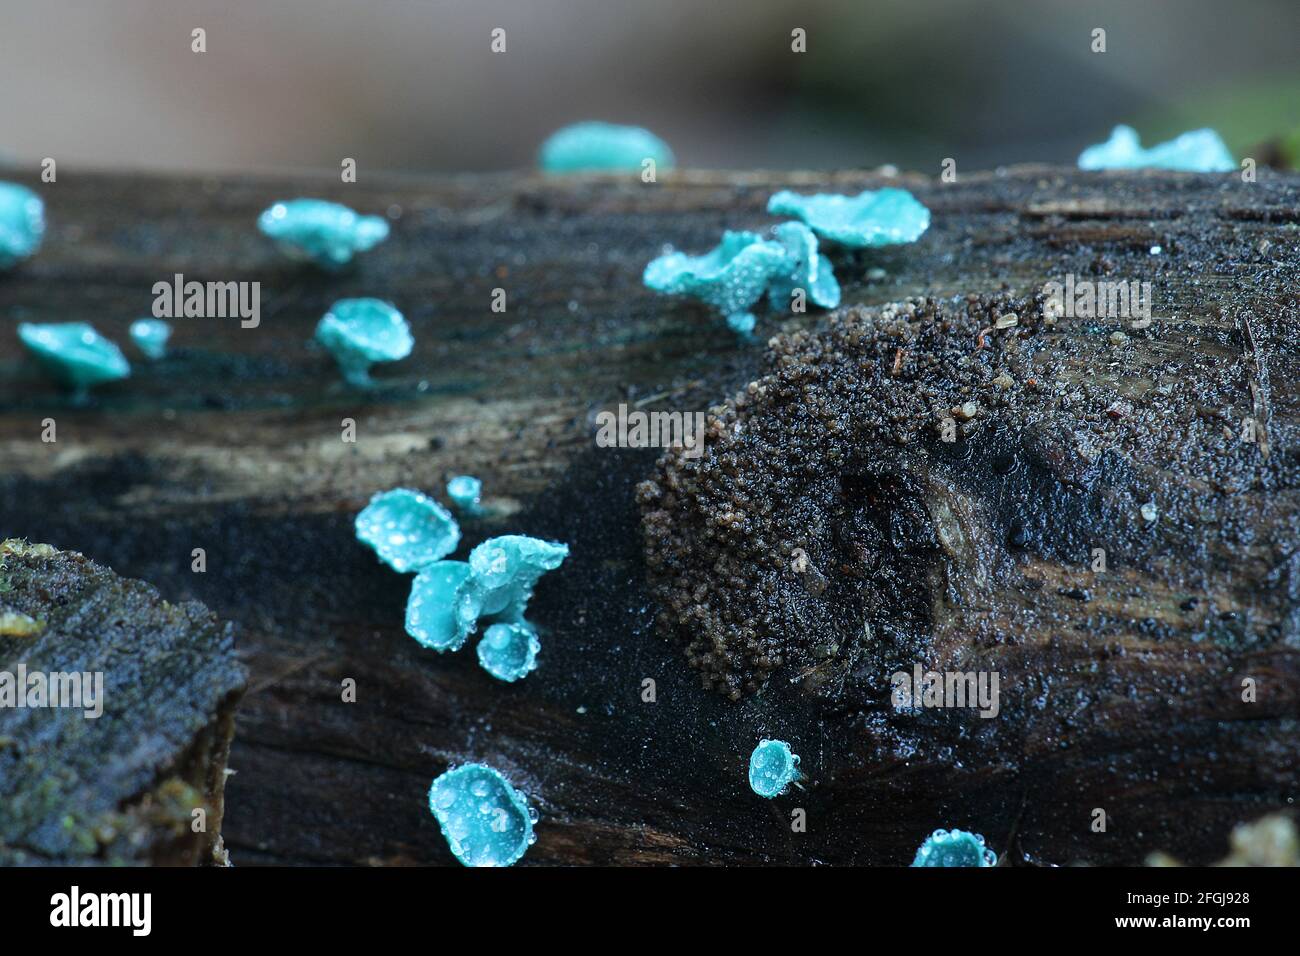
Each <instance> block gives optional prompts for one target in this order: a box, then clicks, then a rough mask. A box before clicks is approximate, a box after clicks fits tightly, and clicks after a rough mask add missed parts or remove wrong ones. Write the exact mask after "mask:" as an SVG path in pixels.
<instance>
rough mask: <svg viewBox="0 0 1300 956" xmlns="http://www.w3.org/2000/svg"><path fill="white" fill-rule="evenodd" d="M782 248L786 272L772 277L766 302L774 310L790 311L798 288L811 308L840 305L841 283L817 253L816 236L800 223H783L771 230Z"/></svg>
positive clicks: (829, 265)
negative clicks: (805, 295)
mask: <svg viewBox="0 0 1300 956" xmlns="http://www.w3.org/2000/svg"><path fill="white" fill-rule="evenodd" d="M772 233H773V234H774V235H775V236H776V239H777V241H778V242H779V243H781V245H782V246H784V247H785V266H786V267H785V269H784V270H783V271H781V272H779V273H778V274H777V275H776V276H774V277H773V278H772V282H771V284H770V285H769V286H768V290H767V293H768V299H769V301H770V302H771V304H772V308H774V309H789V308H790V304H791V300H792V298H793V296H794V295H795V291H796V290H797V289H802V290H804V292H805V293H806V294H807V296H808V298H809V299H811V300H812V303H813V305H815V306H818V307H819V308H823V309H834V308H837V307H838V306H839V304H840V284H839V282H838V281H837V280H836V278H835V273H834V272H832V271H831V261H830V260H829V259H827V258H826V257H825V256H824V255H822V254H821V253H820V252H818V251H817V236H816V234H815V233H814V232H813V231H812V230H811V229H809V228H808V227H807V226H805V225H804V224H803V223H801V222H783V223H781V224H780V225H779V226H777V227H776V228H774V229H773V230H772Z"/></svg>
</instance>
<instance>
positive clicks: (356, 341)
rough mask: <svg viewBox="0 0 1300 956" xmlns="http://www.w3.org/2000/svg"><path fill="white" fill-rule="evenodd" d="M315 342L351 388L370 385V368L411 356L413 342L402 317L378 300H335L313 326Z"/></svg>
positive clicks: (395, 310)
mask: <svg viewBox="0 0 1300 956" xmlns="http://www.w3.org/2000/svg"><path fill="white" fill-rule="evenodd" d="M316 341H317V342H319V343H320V344H321V345H323V346H324V347H325V348H326V349H328V350H329V353H330V354H331V355H333V356H334V360H335V361H336V362H338V364H339V369H340V370H341V371H342V372H343V377H344V378H345V379H346V380H347V381H348V383H349V384H351V385H356V386H360V387H365V386H367V385H369V384H370V366H371V365H373V364H375V363H376V362H396V361H398V360H399V359H404V358H406V357H407V356H408V355H410V354H411V348H412V347H413V346H414V345H415V339H414V338H413V337H412V336H411V330H410V328H409V327H408V326H407V324H406V319H405V317H403V315H402V313H401V312H399V311H397V309H395V308H393V306H391V305H390V304H388V303H387V302H384V301H382V300H380V299H339V300H338V301H337V302H335V303H334V304H333V305H332V306H330V310H329V311H328V312H326V313H325V315H324V316H322V317H321V320H320V322H319V323H318V324H317V325H316Z"/></svg>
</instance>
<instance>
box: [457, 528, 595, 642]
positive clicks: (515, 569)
mask: <svg viewBox="0 0 1300 956" xmlns="http://www.w3.org/2000/svg"><path fill="white" fill-rule="evenodd" d="M568 556H569V546H568V545H567V544H561V543H560V542H558V541H543V540H541V539H540V538H530V537H529V536H528V535H526V534H504V535H501V536H499V537H496V538H488V539H487V540H486V541H484V542H483V543H482V544H480V545H479V546H478V547H476V548H475V549H474V550H473V551H471V552H470V553H469V566H470V572H471V574H470V578H469V581H468V582H466V587H465V595H464V596H462V600H461V610H462V613H463V612H464V610H465V609H466V608H469V607H472V608H473V609H474V611H475V617H486V618H490V619H491V620H493V621H508V622H515V623H517V622H520V621H523V619H524V611H525V610H526V609H527V607H528V601H529V599H530V598H532V596H533V588H534V587H536V586H537V582H538V580H539V579H540V578H541V576H542V575H543V574H545V573H546V572H547V571H553V570H555V569H556V568H558V567H559V566H560V565H561V564H562V563H563V562H564V559H565V558H567V557H568ZM467 599H468V600H467Z"/></svg>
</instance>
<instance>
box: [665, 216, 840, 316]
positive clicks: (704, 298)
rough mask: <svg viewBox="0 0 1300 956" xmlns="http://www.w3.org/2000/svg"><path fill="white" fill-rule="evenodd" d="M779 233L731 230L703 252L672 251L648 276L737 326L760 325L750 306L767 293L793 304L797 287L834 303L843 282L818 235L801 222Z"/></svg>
mask: <svg viewBox="0 0 1300 956" xmlns="http://www.w3.org/2000/svg"><path fill="white" fill-rule="evenodd" d="M773 233H774V236H775V238H773V239H764V238H763V237H762V236H760V235H759V234H758V233H756V232H743V231H740V232H737V231H731V230H728V231H727V232H724V233H723V235H722V241H721V242H720V243H719V244H718V245H717V246H715V247H714V248H713V249H711V250H710V251H708V252H706V253H704V254H703V255H699V256H688V255H685V254H684V253H681V252H676V251H669V252H666V253H664V254H663V255H661V256H659V257H658V258H657V259H654V260H652V261H651V262H650V263H649V264H647V265H646V267H645V273H644V275H643V281H644V282H645V284H646V286H647V287H648V288H650V289H653V290H654V291H656V292H661V293H664V294H667V295H685V296H690V297H692V298H695V299H699V300H700V301H701V302H704V303H706V304H708V305H711V306H713V307H714V308H716V309H717V310H718V311H720V312H721V313H722V314H723V316H725V318H726V320H727V325H729V326H730V327H731V328H732V330H733V331H735V332H738V333H740V334H742V335H747V334H748V333H749V332H751V331H752V330H753V328H754V324H755V316H754V314H753V313H752V312H751V311H750V310H751V309H752V308H753V306H754V304H755V303H757V302H758V301H759V300H760V299H762V298H763V296H764V295H765V294H766V295H767V296H768V298H769V300H770V302H771V304H772V305H773V307H775V308H778V309H788V308H789V307H790V304H791V296H792V294H793V292H794V290H795V289H796V288H798V289H803V290H804V292H805V293H806V294H807V296H808V298H809V299H811V300H812V302H813V304H815V305H819V306H821V307H822V308H834V307H835V306H837V305H839V302H840V287H839V283H838V282H837V281H836V280H835V275H834V273H833V272H832V271H831V263H830V260H828V259H827V258H826V257H825V256H823V255H820V254H819V253H818V251H817V237H816V236H815V235H814V234H813V232H812V230H810V229H809V228H808V227H807V226H804V225H802V224H800V223H783V224H781V225H779V226H777V227H776V228H775V229H774V230H773Z"/></svg>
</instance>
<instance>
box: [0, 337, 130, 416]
mask: <svg viewBox="0 0 1300 956" xmlns="http://www.w3.org/2000/svg"><path fill="white" fill-rule="evenodd" d="M18 339H19V341H21V342H22V344H23V346H24V347H25V348H26V349H27V350H28V351H29V352H31V353H32V355H34V356H35V357H36V360H37V361H38V362H40V364H41V366H42V367H43V368H44V369H45V370H46V371H47V372H49V374H50V375H51V376H53V377H54V378H55V379H56V380H58V381H59V382H61V383H62V384H64V385H66V386H68V387H69V388H71V389H72V391H73V392H74V394H75V395H76V396H77V397H78V398H84V397H85V396H86V393H87V390H88V389H89V388H90V387H91V386H93V385H101V384H103V383H104V382H113V381H117V380H118V379H122V378H126V377H127V376H128V375H130V374H131V364H130V363H129V362H128V361H127V360H126V356H125V355H123V354H122V350H121V349H119V348H118V347H117V346H116V345H115V344H114V343H113V342H111V341H109V340H108V339H106V338H104V336H102V335H100V334H99V333H98V332H96V331H95V329H94V328H93V327H92V326H90V325H88V324H87V323H85V322H52V323H31V322H22V323H20V324H19V326H18Z"/></svg>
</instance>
